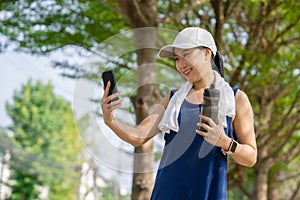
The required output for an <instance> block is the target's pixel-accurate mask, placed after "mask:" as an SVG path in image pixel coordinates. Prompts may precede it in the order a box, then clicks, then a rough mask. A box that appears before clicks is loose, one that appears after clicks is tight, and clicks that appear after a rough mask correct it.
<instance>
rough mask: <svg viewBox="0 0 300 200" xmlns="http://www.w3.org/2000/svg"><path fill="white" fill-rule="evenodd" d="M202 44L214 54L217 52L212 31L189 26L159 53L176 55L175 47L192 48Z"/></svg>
mask: <svg viewBox="0 0 300 200" xmlns="http://www.w3.org/2000/svg"><path fill="white" fill-rule="evenodd" d="M200 46H202V47H207V48H209V49H210V50H211V51H212V53H213V55H214V56H215V55H216V53H217V46H216V44H215V40H214V38H213V36H212V35H211V34H210V32H208V31H207V30H205V29H202V28H199V27H189V28H185V29H183V30H182V31H181V32H179V33H178V35H177V36H176V38H175V40H174V42H173V44H172V45H166V46H164V47H162V48H161V49H160V51H159V52H158V55H159V57H161V58H170V57H173V56H174V48H180V49H191V48H195V47H200Z"/></svg>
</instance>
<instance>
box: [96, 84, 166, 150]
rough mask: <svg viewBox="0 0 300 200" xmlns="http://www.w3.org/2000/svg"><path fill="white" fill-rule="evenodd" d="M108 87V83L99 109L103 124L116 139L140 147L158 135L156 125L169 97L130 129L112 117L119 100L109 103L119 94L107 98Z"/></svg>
mask: <svg viewBox="0 0 300 200" xmlns="http://www.w3.org/2000/svg"><path fill="white" fill-rule="evenodd" d="M109 87H110V83H108V84H107V87H106V88H105V91H104V95H103V97H102V99H101V107H102V111H103V118H104V123H105V124H106V125H107V126H108V127H110V128H111V129H112V130H113V131H114V132H115V134H116V135H117V136H118V137H120V138H121V139H122V140H124V141H126V142H128V143H130V144H132V145H133V146H140V145H142V144H144V143H146V142H147V141H148V140H150V139H151V138H152V137H153V136H155V135H156V134H158V133H159V129H158V128H157V125H158V123H159V122H160V120H161V118H162V116H163V114H164V111H165V108H166V107H167V105H168V102H169V96H166V97H165V98H164V99H163V100H162V102H161V103H160V104H159V105H158V106H156V107H155V109H152V111H151V113H150V114H149V116H148V117H146V118H145V119H144V120H143V121H142V122H141V123H140V124H139V125H138V126H136V127H132V126H129V125H127V124H125V123H123V122H121V121H119V120H117V119H116V118H115V117H114V116H113V111H114V110H115V109H117V108H120V107H121V100H117V101H113V102H111V103H109V102H110V101H111V100H112V99H114V98H115V97H117V96H119V93H116V94H113V95H111V96H108V91H109Z"/></svg>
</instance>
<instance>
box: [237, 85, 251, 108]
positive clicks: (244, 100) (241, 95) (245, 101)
mask: <svg viewBox="0 0 300 200" xmlns="http://www.w3.org/2000/svg"><path fill="white" fill-rule="evenodd" d="M235 103H236V108H242V107H243V106H248V105H251V104H250V101H249V98H248V95H247V94H246V93H245V92H244V91H243V90H241V89H237V90H236V93H235Z"/></svg>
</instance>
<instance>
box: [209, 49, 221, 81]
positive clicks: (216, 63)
mask: <svg viewBox="0 0 300 200" xmlns="http://www.w3.org/2000/svg"><path fill="white" fill-rule="evenodd" d="M211 63H212V68H213V69H214V70H216V71H217V72H218V73H219V74H220V75H221V76H222V77H223V78H224V66H223V57H222V54H221V53H220V51H217V53H216V55H215V57H214V58H212V62H211Z"/></svg>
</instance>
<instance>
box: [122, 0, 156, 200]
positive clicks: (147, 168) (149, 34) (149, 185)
mask: <svg viewBox="0 0 300 200" xmlns="http://www.w3.org/2000/svg"><path fill="white" fill-rule="evenodd" d="M117 2H118V4H119V6H120V9H121V11H122V12H123V13H124V15H125V16H126V17H127V18H128V19H129V21H130V24H131V26H132V28H134V29H135V30H134V31H135V40H136V49H137V64H138V70H137V73H138V75H137V80H138V82H137V85H138V87H137V95H136V97H134V98H132V102H133V104H134V107H135V113H136V123H137V124H139V123H140V122H141V121H142V120H143V119H145V117H147V116H148V111H149V109H150V107H151V106H152V105H153V104H155V103H158V100H159V99H160V95H159V92H158V88H157V87H156V84H155V83H156V49H155V44H156V29H155V28H146V27H157V2H156V0H142V1H135V0H127V1H124V0H118V1H117ZM143 27H144V28H143ZM153 163H154V154H153V141H152V140H150V141H148V142H147V143H146V144H144V145H142V146H140V147H136V148H135V154H134V175H133V182H132V195H131V199H132V200H149V199H150V195H151V193H152V189H153V185H154V176H153V169H152V166H153Z"/></svg>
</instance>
